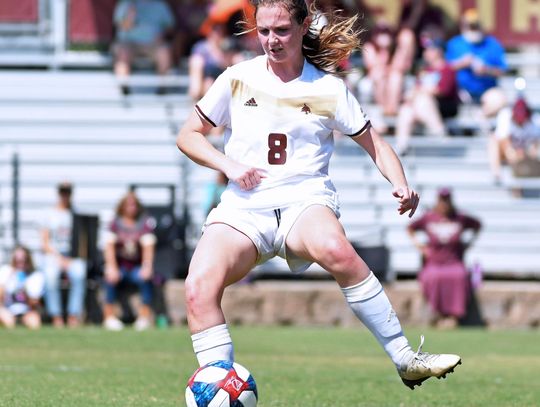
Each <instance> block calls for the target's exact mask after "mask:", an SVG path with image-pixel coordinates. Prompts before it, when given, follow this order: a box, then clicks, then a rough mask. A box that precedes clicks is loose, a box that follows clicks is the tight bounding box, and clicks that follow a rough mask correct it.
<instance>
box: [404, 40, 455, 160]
mask: <svg viewBox="0 0 540 407" xmlns="http://www.w3.org/2000/svg"><path fill="white" fill-rule="evenodd" d="M423 62H424V64H425V66H424V67H423V68H422V69H421V70H420V72H419V74H418V77H417V81H416V86H415V87H414V89H412V90H411V92H410V93H409V94H408V95H406V97H405V102H404V103H403V105H402V106H401V107H400V109H399V114H398V119H397V123H396V150H397V152H398V154H402V155H403V154H405V153H406V152H407V149H408V142H409V139H410V137H411V134H412V132H413V129H414V125H415V124H416V123H421V124H423V125H424V126H425V127H426V129H427V132H428V134H430V135H433V136H437V137H442V136H444V135H445V134H446V128H445V126H444V122H443V119H447V118H450V117H454V116H456V115H457V113H458V104H459V97H458V93H457V86H456V78H455V74H454V71H453V70H452V68H451V67H450V65H449V64H448V63H447V62H446V60H445V59H444V44H443V43H442V41H436V40H428V41H427V42H426V43H425V44H424V52H423Z"/></svg>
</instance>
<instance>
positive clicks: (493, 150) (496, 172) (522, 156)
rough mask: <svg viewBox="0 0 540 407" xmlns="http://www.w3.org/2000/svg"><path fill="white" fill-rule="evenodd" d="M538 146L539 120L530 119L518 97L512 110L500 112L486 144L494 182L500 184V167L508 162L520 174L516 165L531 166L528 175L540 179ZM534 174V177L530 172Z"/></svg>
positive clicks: (526, 109)
mask: <svg viewBox="0 0 540 407" xmlns="http://www.w3.org/2000/svg"><path fill="white" fill-rule="evenodd" d="M539 146H540V118H539V117H538V116H534V117H533V114H532V111H531V109H530V107H529V106H528V105H527V102H526V101H525V99H523V98H522V97H520V98H518V100H517V101H516V102H515V104H514V106H513V107H507V108H504V109H502V110H501V111H500V112H499V114H498V115H497V125H496V127H495V132H494V136H493V137H491V139H490V142H489V150H490V151H489V155H490V164H491V171H492V174H493V177H494V179H495V182H496V183H499V182H500V178H501V164H502V163H508V164H510V165H511V166H512V167H513V168H514V169H515V172H517V174H516V175H518V176H519V175H520V174H519V172H520V170H519V169H518V166H519V165H520V163H528V164H524V165H529V166H530V167H531V166H534V164H533V163H534V162H535V161H536V162H537V164H536V165H535V167H536V170H535V169H533V168H532V167H531V168H530V172H531V175H536V176H540V172H538V171H539V169H540V162H538V152H539ZM535 171H536V172H537V173H536V174H534V172H535Z"/></svg>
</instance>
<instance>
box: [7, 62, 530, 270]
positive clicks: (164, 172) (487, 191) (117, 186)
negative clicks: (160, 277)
mask: <svg viewBox="0 0 540 407" xmlns="http://www.w3.org/2000/svg"><path fill="white" fill-rule="evenodd" d="M168 81H169V82H168V83H167V84H166V85H167V86H170V87H171V88H172V89H173V90H174V91H173V92H171V93H169V94H167V95H163V96H158V95H156V94H154V93H153V91H152V89H153V87H156V86H160V82H159V80H157V79H156V78H155V77H152V76H151V75H135V76H134V78H133V82H132V85H133V86H140V87H141V88H140V89H141V91H140V92H134V93H133V94H131V95H130V96H127V97H126V96H123V95H122V94H121V92H120V89H119V86H118V84H117V82H116V80H115V78H114V76H113V75H112V74H111V73H110V72H95V71H94V72H87V71H75V72H74V71H67V72H64V71H26V72H25V71H0V89H2V91H1V92H0V246H1V248H2V249H3V250H1V251H2V252H3V254H4V255H5V253H6V250H7V249H9V248H10V247H11V246H12V244H13V243H14V242H13V240H12V236H13V230H12V221H13V217H14V215H13V213H12V210H11V209H12V206H11V205H12V199H13V189H12V182H13V177H12V160H13V156H14V154H15V153H16V154H17V156H18V158H19V162H20V169H19V171H20V180H19V182H20V190H19V199H20V212H19V220H20V229H19V236H20V239H21V241H23V242H25V243H27V244H29V245H30V246H31V247H32V248H33V249H37V248H38V246H39V236H38V227H39V224H40V222H41V219H42V216H43V210H44V209H45V208H48V207H50V206H51V205H53V204H54V202H55V199H56V196H55V186H56V184H57V183H58V182H59V181H62V180H70V181H72V182H73V183H74V184H75V193H74V201H75V203H76V205H77V207H78V208H79V209H80V210H81V211H83V212H88V213H97V214H99V216H100V220H101V227H102V228H103V227H104V226H105V225H106V223H107V221H108V219H110V217H111V215H112V211H113V209H114V207H115V205H116V203H117V201H118V199H119V198H120V196H121V195H122V194H123V193H124V192H125V191H126V188H127V187H128V185H129V184H131V183H140V182H146V183H161V184H162V183H172V184H174V185H176V186H177V194H178V196H177V202H179V203H180V204H182V203H183V202H184V201H187V207H188V208H189V212H190V215H191V221H192V224H191V228H190V230H189V233H188V236H189V241H188V244H190V245H193V244H194V243H195V241H196V239H197V237H198V234H199V227H200V224H201V223H202V221H203V219H204V213H203V208H202V205H201V204H202V202H203V200H204V199H205V188H206V185H207V184H208V183H209V182H211V181H212V179H213V177H214V172H213V171H211V170H208V169H205V168H201V167H200V166H198V165H196V164H194V163H192V162H190V161H189V160H187V159H186V158H185V157H183V156H182V154H180V153H179V152H178V151H177V149H176V146H175V135H176V132H177V130H178V128H179V126H180V125H181V124H182V122H183V120H184V119H185V117H186V116H187V114H188V113H189V112H190V110H191V102H190V101H189V98H188V97H187V96H186V95H185V92H184V88H185V86H186V83H187V82H186V76H185V75H180V76H179V77H177V78H171V79H169V80H168ZM179 89H180V92H179ZM533 89H535V88H533ZM465 119H467V117H465ZM465 119H464V120H465ZM389 140H390V141H391V142H393V139H392V138H391V137H390V138H389ZM486 142H487V140H486V138H485V137H483V136H477V137H451V138H447V139H444V140H434V139H431V138H427V137H416V138H414V139H413V140H412V143H411V147H412V148H411V152H410V154H409V155H408V156H406V157H405V158H404V160H403V164H404V167H405V169H406V172H407V175H408V178H409V180H410V182H411V184H413V185H414V186H415V187H416V188H417V189H418V190H419V191H420V192H421V194H422V207H421V208H420V211H421V210H424V209H426V207H428V206H429V205H431V204H432V203H433V202H434V199H435V195H436V190H437V188H438V187H439V186H441V185H446V186H450V187H452V188H453V190H454V192H455V198H456V203H457V205H458V207H460V208H461V209H463V210H465V211H466V212H468V213H471V214H473V215H476V216H478V217H480V219H481V220H482V222H483V224H484V229H483V232H482V234H481V236H480V238H479V240H478V241H477V242H476V243H475V245H474V247H473V248H472V249H471V251H470V253H469V254H468V257H467V259H468V261H469V262H474V261H478V262H479V263H480V264H481V265H482V266H483V267H484V268H485V270H486V273H488V274H489V275H491V276H502V275H504V276H507V275H510V276H519V277H522V276H534V277H536V278H538V277H540V266H539V264H540V261H539V260H540V233H539V232H538V231H539V230H540V218H538V216H537V214H538V211H539V209H540V199H539V198H537V197H536V198H535V197H532V198H527V199H524V198H516V197H514V196H513V194H512V191H511V190H510V188H508V186H510V185H513V184H512V182H514V180H513V179H511V178H508V179H507V180H506V181H505V182H506V183H507V185H502V186H497V185H494V184H493V182H492V178H491V176H490V173H489V169H488V162H487V154H486ZM330 171H331V176H332V177H333V179H334V181H335V184H336V186H337V188H338V190H339V191H340V197H341V202H342V207H341V212H342V221H343V223H344V225H345V229H346V231H347V233H348V235H349V237H350V239H351V240H354V241H357V242H360V243H362V244H365V245H372V244H380V243H384V244H386V245H388V246H389V247H390V249H391V254H392V255H391V267H392V270H393V271H394V272H397V273H398V274H399V275H412V274H415V273H416V272H417V271H418V267H419V262H420V259H419V256H418V254H417V252H416V251H415V250H414V248H413V247H412V245H411V243H410V241H409V238H408V236H407V234H406V231H405V226H406V224H407V223H408V221H409V219H408V218H407V217H405V216H401V217H400V216H399V215H398V214H397V213H396V209H395V208H396V207H395V202H394V200H393V198H392V196H391V189H390V185H389V184H388V183H387V182H386V180H384V178H383V177H382V176H381V175H380V174H379V173H378V171H377V169H376V167H375V166H374V165H373V163H372V162H371V160H370V159H369V157H368V156H367V155H366V154H365V153H363V152H362V151H361V150H360V149H359V148H357V147H356V146H355V145H354V143H352V142H351V141H350V140H347V139H338V140H337V141H336V153H335V155H334V157H333V160H332V164H331V169H330ZM537 181H538V180H536V181H531V182H530V183H531V185H530V186H529V187H531V188H533V189H538V186H539V185H540V184H539V183H538V182H537ZM143 192H144V193H143ZM141 194H142V198H143V201H144V202H147V203H152V202H156V201H157V202H159V201H160V200H161V199H164V196H162V195H163V194H162V192H161V191H159V190H148V191H142V192H141ZM179 211H180V208H179ZM0 260H1V259H0ZM283 266H284V265H283V262H280V261H279V260H274V261H271V262H269V263H268V264H267V265H265V266H264V267H260V268H258V269H257V270H258V271H259V272H273V271H276V270H280V271H283V270H284V268H283ZM312 272H313V273H319V272H320V270H318V269H317V268H316V267H313V269H312Z"/></svg>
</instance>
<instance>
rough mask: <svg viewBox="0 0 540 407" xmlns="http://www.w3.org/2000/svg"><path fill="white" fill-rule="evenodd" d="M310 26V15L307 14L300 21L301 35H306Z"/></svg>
mask: <svg viewBox="0 0 540 407" xmlns="http://www.w3.org/2000/svg"><path fill="white" fill-rule="evenodd" d="M310 26H311V17H310V16H308V17H306V18H304V22H303V23H302V35H306V34H307V33H308V31H309V27H310Z"/></svg>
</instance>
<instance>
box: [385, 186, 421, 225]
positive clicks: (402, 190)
mask: <svg viewBox="0 0 540 407" xmlns="http://www.w3.org/2000/svg"><path fill="white" fill-rule="evenodd" d="M392 195H394V197H396V198H397V199H398V202H399V207H398V212H399V214H400V215H403V214H404V213H406V212H407V211H410V212H409V218H412V216H413V215H414V212H416V208H417V207H418V202H420V197H419V196H418V194H417V193H416V192H415V191H414V190H412V189H411V188H409V187H408V186H400V187H395V188H394V190H393V191H392Z"/></svg>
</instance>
